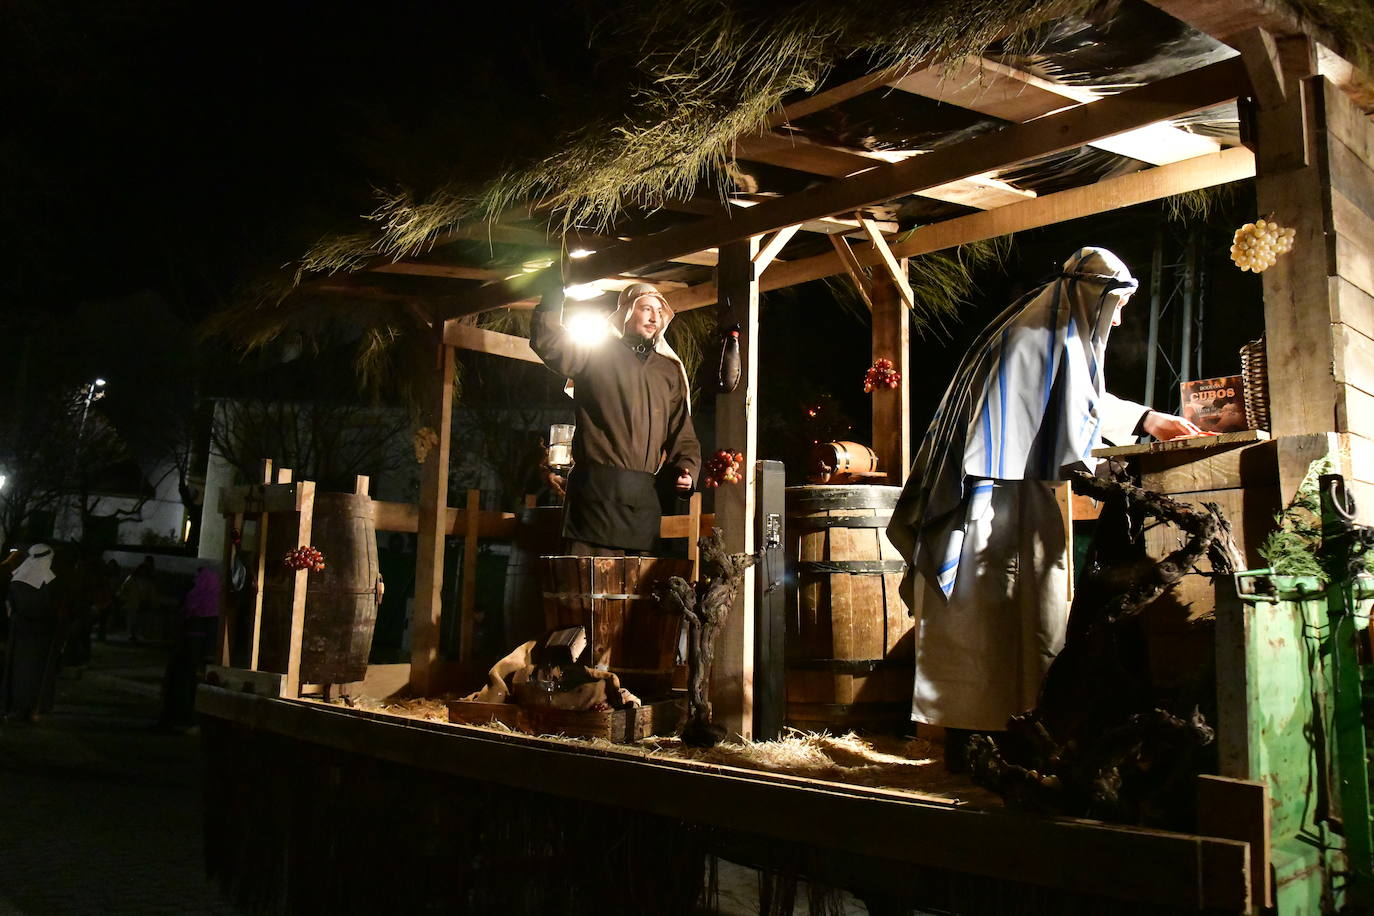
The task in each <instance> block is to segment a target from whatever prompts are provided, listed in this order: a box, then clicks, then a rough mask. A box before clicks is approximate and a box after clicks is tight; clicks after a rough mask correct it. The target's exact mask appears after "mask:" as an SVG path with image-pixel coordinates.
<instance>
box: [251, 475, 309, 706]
mask: <svg viewBox="0 0 1374 916" xmlns="http://www.w3.org/2000/svg"><path fill="white" fill-rule="evenodd" d="M282 474H286V475H287V476H288V477H289V476H290V474H291V472H290V471H288V470H285V469H282V470H281V471H278V472H277V479H278V480H281V477H282ZM298 486H299V487H300V494H301V510H300V512H299V513H297V515H296V538H295V541H296V545H297V546H305V545H308V544H309V543H310V536H311V530H312V528H313V527H314V520H315V482H314V481H312V480H302V481H301V482H300V483H299V484H298ZM265 552H266V551H264V553H265ZM309 575H310V572H309V570H305V569H298V570H296V572H295V574H294V575H293V576H292V582H291V626H290V630H289V631H288V636H287V649H286V674H285V676H284V677H283V678H282V683H281V690H282V696H287V697H298V696H300V693H301V649H302V645H301V644H302V643H303V642H304V641H305V598H306V590H307V587H308V585H309V578H308V577H309Z"/></svg>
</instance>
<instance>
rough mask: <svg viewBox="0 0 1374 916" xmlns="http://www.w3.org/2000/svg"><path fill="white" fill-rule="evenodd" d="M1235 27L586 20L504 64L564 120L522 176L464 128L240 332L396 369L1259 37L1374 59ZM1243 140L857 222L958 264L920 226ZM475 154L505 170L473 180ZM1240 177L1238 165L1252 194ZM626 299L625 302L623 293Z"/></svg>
mask: <svg viewBox="0 0 1374 916" xmlns="http://www.w3.org/2000/svg"><path fill="white" fill-rule="evenodd" d="M1219 6H1224V5H1218V4H1215V3H1210V4H1203V3H1199V2H1197V0H1150V2H1145V0H1109V2H1093V0H1015V2H1011V3H1006V2H1002V0H927V2H924V3H922V4H918V5H913V4H911V3H909V2H899V0H863V2H857V0H856V2H850V3H843V4H841V3H833V2H830V0H805V2H794V3H771V2H747V0H684V2H681V3H676V4H658V3H652V4H650V3H643V2H638V0H623V2H620V3H616V4H611V5H609V6H608V5H607V4H604V3H591V2H586V3H573V4H570V5H566V6H563V7H561V8H560V9H561V12H560V13H559V14H558V15H557V16H556V22H554V23H553V31H554V32H555V33H556V36H555V37H553V38H551V37H550V33H549V30H548V29H544V30H536V33H537V34H532V35H526V36H521V37H520V38H518V39H509V40H506V41H505V42H498V43H497V44H498V53H504V52H506V51H509V52H511V53H516V48H517V46H519V47H522V48H524V51H523V53H524V56H525V61H526V62H527V63H528V64H529V66H530V69H531V71H532V73H533V76H532V79H533V82H534V87H535V88H536V89H537V91H538V92H539V93H541V98H545V100H546V101H550V102H551V104H548V105H544V106H543V107H541V108H539V110H538V115H539V116H540V118H541V119H542V120H541V121H540V123H539V125H538V129H537V130H535V131H533V134H534V137H533V139H531V131H530V124H529V123H528V121H526V120H522V119H521V117H520V116H519V115H518V114H516V113H512V119H511V120H512V129H511V131H510V135H511V136H514V137H518V138H519V142H515V143H512V144H510V145H509V147H508V148H507V149H506V150H505V154H504V155H501V154H500V152H499V151H500V146H501V144H500V142H499V141H500V133H501V132H500V131H498V132H497V135H496V136H493V135H492V134H491V131H490V130H489V129H488V130H486V132H484V133H482V134H481V135H480V136H473V137H469V138H466V139H464V138H463V136H462V131H461V130H458V129H454V128H455V127H456V125H451V126H450V128H449V129H448V130H447V131H446V132H445V133H444V136H445V137H446V138H448V139H450V140H452V141H453V142H452V145H450V146H446V147H444V148H442V149H438V150H436V149H434V148H425V149H422V150H418V151H417V152H416V155H417V156H418V157H419V158H420V159H422V160H423V161H424V162H426V163H430V166H429V167H428V169H425V168H419V167H417V168H416V169H414V170H411V171H410V172H408V173H407V176H406V178H405V179H398V180H396V181H393V182H390V183H387V182H385V181H383V182H380V183H379V185H378V190H377V192H376V195H377V205H376V208H375V209H374V210H373V211H372V212H371V213H370V214H368V215H366V216H365V217H363V218H361V219H360V220H359V222H358V223H357V225H355V226H353V227H350V228H349V229H348V230H347V231H343V232H339V233H336V234H333V235H330V236H328V237H326V238H324V239H322V240H321V241H320V242H319V243H318V244H317V245H315V246H314V247H313V248H312V249H311V250H310V251H309V252H307V253H306V254H305V255H304V257H303V258H302V260H301V262H300V264H299V265H298V269H297V271H296V272H295V274H294V276H293V277H292V280H293V281H294V282H296V283H298V284H299V286H298V287H297V288H296V289H295V291H294V292H293V293H292V294H291V296H290V297H289V298H288V299H286V300H284V301H286V302H287V303H288V305H287V307H285V308H282V307H277V306H278V304H279V303H280V302H282V301H283V300H282V299H281V295H282V291H281V290H280V289H279V288H278V289H276V290H275V291H274V292H273V293H272V294H270V295H268V296H264V297H260V298H259V303H261V302H262V301H270V302H271V303H273V305H274V307H273V308H271V309H267V310H266V311H264V310H262V309H260V308H258V309H253V310H252V311H251V313H248V318H247V320H246V321H240V323H239V325H238V327H239V329H240V330H242V329H243V328H248V327H251V328H252V331H251V334H249V335H248V336H254V335H256V336H257V337H258V338H259V339H265V338H266V337H270V336H271V335H272V334H274V333H276V332H278V331H279V330H280V329H281V328H282V327H285V326H287V325H288V324H290V323H291V322H298V323H299V322H302V321H303V322H305V323H307V324H308V323H310V322H311V321H313V320H314V319H313V318H309V317H306V316H310V315H315V314H316V312H318V313H320V314H323V313H324V312H325V311H326V310H328V309H329V308H334V309H337V307H338V303H339V302H340V301H341V297H342V300H347V301H350V302H351V303H352V306H351V307H352V308H354V309H355V310H356V311H357V312H359V313H361V315H360V317H359V319H358V320H359V321H360V323H362V324H363V325H364V326H368V327H372V328H373V329H374V330H373V331H372V332H371V333H372V334H373V335H374V336H375V337H376V340H377V342H378V344H379V349H383V348H382V347H381V346H380V345H381V344H383V343H385V341H386V340H387V339H388V338H389V337H394V336H396V335H397V334H398V332H399V330H400V329H401V328H402V327H403V326H404V325H406V324H415V323H423V322H424V321H426V320H428V319H431V318H434V317H441V318H442V317H451V316H456V315H460V314H467V313H471V312H473V311H480V310H482V309H484V308H489V307H491V306H492V305H496V304H501V303H504V302H509V301H511V300H512V299H518V298H519V297H520V294H519V277H520V276H521V275H522V273H528V272H529V271H531V270H534V269H538V268H540V267H543V266H546V265H547V264H549V263H550V260H549V259H550V258H551V257H552V258H554V259H556V258H557V257H558V256H559V255H560V253H561V254H568V253H570V252H572V251H573V250H574V249H576V248H579V247H580V248H586V249H594V250H597V251H598V255H597V256H596V257H594V258H592V259H591V261H590V262H588V263H596V265H597V266H595V267H587V268H586V270H585V271H584V273H586V275H587V276H588V277H601V278H605V277H607V274H606V273H604V272H599V268H600V267H601V266H603V264H609V263H616V262H612V261H606V260H605V258H604V252H605V251H606V250H608V249H611V248H615V247H616V246H617V245H618V244H619V242H620V240H624V239H634V240H644V239H666V238H672V237H673V234H674V232H676V233H677V234H678V235H679V236H681V235H683V234H684V227H687V226H690V225H692V224H694V223H695V224H698V225H700V224H704V223H705V222H706V221H710V220H715V221H717V222H719V221H720V220H722V219H725V220H727V221H728V220H729V219H730V218H731V217H730V214H736V215H739V214H743V213H747V212H749V210H750V209H751V208H752V207H754V206H763V207H765V208H767V207H769V206H773V205H774V204H776V202H778V201H782V200H786V199H790V198H792V197H795V196H796V195H798V194H805V193H809V194H812V195H813V196H814V194H815V193H816V189H817V188H818V187H822V186H826V185H828V184H829V183H830V182H833V181H835V180H836V179H840V178H844V177H846V176H852V175H853V174H855V173H858V172H861V171H863V170H865V169H882V168H887V167H888V166H889V164H890V163H895V162H902V161H904V160H907V159H912V158H918V157H924V156H928V155H932V154H935V153H938V152H941V151H957V150H962V149H964V148H969V149H972V148H973V143H974V141H977V140H978V139H979V138H980V137H985V136H988V135H990V134H997V135H998V136H1001V134H1000V133H998V132H999V131H1003V130H1004V129H1005V128H1007V127H1008V126H1013V127H1014V126H1015V125H1017V124H1019V123H1021V122H1027V121H1030V120H1032V119H1035V118H1038V117H1042V116H1044V115H1046V114H1048V113H1050V112H1054V111H1055V110H1056V109H1063V108H1067V109H1072V108H1075V107H1078V106H1082V105H1084V104H1086V103H1088V102H1091V101H1093V100H1095V99H1099V98H1104V97H1107V96H1110V95H1113V94H1116V93H1120V92H1123V91H1127V90H1131V89H1133V88H1140V87H1148V86H1151V85H1153V84H1155V83H1158V82H1160V81H1162V80H1166V79H1169V78H1171V77H1176V76H1179V75H1180V74H1187V73H1190V72H1193V71H1197V70H1199V69H1200V68H1202V67H1204V66H1207V65H1209V64H1214V63H1216V62H1218V61H1224V60H1227V59H1229V58H1232V57H1234V56H1236V54H1237V51H1236V50H1235V49H1234V48H1232V47H1230V46H1228V45H1227V44H1226V43H1225V42H1223V41H1222V40H1220V39H1219V37H1218V36H1217V34H1215V33H1216V32H1217V31H1220V30H1221V29H1223V28H1224V27H1229V26H1230V25H1231V24H1234V23H1242V24H1246V23H1248V24H1252V25H1264V26H1267V27H1270V28H1283V29H1287V30H1289V31H1292V30H1294V29H1308V30H1315V31H1318V32H1319V34H1320V37H1323V38H1326V40H1328V41H1330V42H1332V43H1333V44H1336V45H1337V46H1338V47H1339V48H1340V49H1341V50H1342V51H1343V52H1344V53H1346V54H1347V55H1350V56H1352V57H1355V58H1357V59H1358V58H1360V57H1361V56H1363V55H1364V54H1365V49H1367V48H1368V47H1369V46H1370V42H1369V36H1371V35H1374V14H1370V13H1369V11H1368V9H1367V4H1365V3H1364V2H1363V0H1304V2H1302V3H1301V4H1299V3H1298V2H1297V0H1284V5H1282V6H1281V5H1279V2H1278V0H1241V2H1238V3H1236V4H1232V5H1229V6H1226V8H1225V10H1224V11H1223V12H1224V15H1225V17H1226V18H1225V23H1226V25H1225V26H1223V25H1216V24H1215V23H1217V22H1220V21H1221V20H1218V19H1216V17H1217V16H1218V15H1221V14H1220V13H1218V12H1217V10H1218V9H1219ZM1299 6H1300V7H1301V9H1298V7H1299ZM1209 16H1211V17H1213V18H1212V19H1211V20H1209V19H1208V17H1209ZM1246 17H1248V18H1246ZM1304 17H1305V18H1304ZM1185 20H1186V21H1185ZM1190 23H1192V24H1190ZM1295 23H1297V24H1295ZM1301 23H1307V24H1306V25H1303V24H1301ZM1323 28H1325V29H1326V31H1324V32H1322V31H1320V30H1321V29H1323ZM1209 31H1210V32H1213V33H1214V34H1209ZM1233 97H1234V96H1233ZM443 115H444V113H443V112H436V113H434V118H435V120H442V118H443ZM1237 120H1238V118H1237V114H1236V107H1235V104H1234V103H1233V102H1223V103H1221V104H1217V105H1214V106H1200V107H1199V108H1196V109H1189V110H1186V111H1180V112H1179V113H1178V114H1177V115H1176V116H1173V117H1171V118H1170V123H1168V124H1164V125H1158V126H1156V127H1152V128H1151V129H1150V133H1149V135H1148V136H1146V135H1134V134H1128V135H1123V136H1120V137H1113V138H1110V139H1109V140H1102V141H1098V142H1093V143H1090V144H1087V145H1083V146H1078V147H1069V148H1064V149H1051V150H1049V151H1048V152H1046V153H1045V154H1043V155H1032V156H1029V157H1026V158H1024V159H1021V160H1020V161H1011V162H1008V163H1007V164H1006V165H1005V166H1002V167H1000V168H998V169H997V170H996V171H995V172H994V173H988V174H980V175H974V176H962V177H959V178H958V179H957V180H954V181H950V182H945V183H942V184H940V185H939V186H936V187H926V188H924V189H922V190H921V191H919V192H918V193H901V194H897V195H895V196H891V197H889V198H887V199H883V200H879V201H871V202H867V203H865V204H863V205H862V206H860V207H858V208H857V209H858V210H859V213H858V214H857V216H859V217H862V218H865V219H869V220H872V222H871V223H870V224H869V225H868V226H867V227H866V228H867V229H868V230H869V231H873V230H874V229H876V230H877V231H879V232H881V233H882V234H883V235H884V236H885V237H886V238H887V240H888V242H889V243H891V244H893V245H895V246H900V245H902V244H906V247H905V248H904V249H902V250H900V251H898V254H899V255H900V254H903V253H907V254H921V253H923V252H926V251H935V250H938V249H939V248H940V247H946V246H944V245H935V247H929V246H922V245H920V244H915V243H912V242H910V241H908V242H906V243H904V242H903V240H904V239H909V235H910V233H911V232H912V231H913V230H916V229H918V227H931V226H937V225H939V226H942V227H952V228H951V229H950V231H949V232H947V233H946V235H948V236H949V237H950V238H953V239H954V240H955V241H954V244H957V243H958V241H959V240H960V239H962V238H963V237H964V236H963V235H962V234H961V232H962V230H959V227H960V226H961V225H962V224H961V223H960V222H959V221H960V220H963V221H964V222H970V221H974V222H976V218H977V217H979V216H980V214H984V213H987V212H990V211H991V212H996V211H999V210H1000V209H1001V208H1003V207H1007V206H1011V205H1015V204H1019V203H1022V202H1025V201H1029V200H1034V199H1037V198H1038V197H1044V196H1048V195H1053V194H1059V193H1062V192H1070V191H1073V190H1074V189H1077V188H1084V187H1089V186H1092V187H1098V186H1100V185H1098V183H1099V182H1103V181H1104V180H1110V179H1123V178H1129V177H1130V176H1131V175H1134V174H1136V173H1140V172H1143V171H1146V170H1149V169H1152V168H1155V167H1170V168H1173V167H1175V164H1176V163H1187V162H1202V161H1204V158H1205V157H1208V156H1212V157H1216V156H1217V155H1218V154H1219V153H1222V152H1224V151H1225V150H1228V149H1237V148H1238V147H1239V143H1240V138H1239V131H1238V125H1237ZM482 127H484V128H490V125H489V124H488V125H482ZM417 136H422V135H420V134H417ZM472 146H476V147H480V148H481V150H482V151H483V152H484V153H485V155H469V149H468V148H469V147H472ZM494 150H495V151H496V154H493V151H494ZM1241 152H1242V151H1240V150H1238V149H1237V155H1239V154H1240V153H1241ZM446 156H447V157H449V158H450V161H451V162H452V163H455V164H459V163H461V164H463V165H465V166H467V167H466V168H464V170H463V171H462V172H461V173H460V174H455V173H454V172H453V171H452V170H451V169H450V170H445V169H444V168H442V165H441V163H442V161H443V160H444V158H445V157H446ZM1237 161H1238V159H1237V158H1236V157H1231V158H1230V159H1227V160H1226V162H1228V163H1231V165H1230V166H1228V167H1229V168H1231V169H1232V171H1233V172H1236V174H1238V175H1239V174H1242V173H1243V170H1241V171H1237V170H1236V169H1235V167H1234V163H1235V162H1237ZM1197 186H1201V185H1197ZM1190 187H1191V186H1190ZM855 216H856V214H854V213H838V214H832V215H828V216H824V217H821V218H816V219H809V220H804V221H803V223H802V227H803V231H802V232H800V233H798V234H797V235H795V236H794V237H792V238H791V240H790V241H788V242H787V244H786V246H785V247H784V248H783V249H782V253H781V256H780V257H781V259H782V260H784V261H786V262H796V263H793V264H788V265H787V282H798V281H799V280H804V279H810V278H811V277H812V276H824V275H825V273H826V272H828V273H835V272H836V271H837V270H838V269H839V268H838V267H837V266H836V264H837V263H838V262H834V258H835V252H834V251H833V249H832V245H833V244H834V241H833V239H831V238H828V237H827V235H836V236H845V235H852V236H853V237H855V238H856V239H863V238H864V231H863V227H861V226H860V225H859V223H857V222H855V221H854V219H855ZM736 218H737V219H738V218H739V217H738V216H737V217H736ZM1013 222H1015V221H1013ZM1022 222H1024V221H1022ZM1038 224H1043V223H1038ZM955 230H958V231H955ZM970 232H973V230H972V229H970ZM918 234H919V233H918ZM974 237H975V236H974V235H969V237H968V238H969V240H973V238H974ZM981 237H987V236H986V233H985V234H984V235H983V236H981ZM932 244H933V243H932ZM641 247H642V249H643V250H644V251H646V252H655V251H656V252H657V253H658V254H660V255H663V257H657V258H647V257H646V259H645V260H644V261H638V262H633V263H630V262H626V263H625V264H617V266H616V268H615V270H614V271H612V272H613V273H619V274H622V275H623V274H627V273H630V272H633V274H634V275H635V276H644V277H649V278H652V279H654V280H655V281H657V282H660V283H661V284H664V285H665V286H667V287H668V288H669V289H670V291H671V292H670V295H671V296H674V297H677V299H678V301H679V302H681V303H682V304H684V306H685V307H687V308H691V307H694V306H698V305H703V304H708V303H709V302H711V301H713V296H714V289H713V287H712V286H711V283H712V278H711V273H712V272H711V266H712V263H713V255H712V253H711V252H710V251H709V250H708V251H676V250H675V249H673V248H672V246H671V245H668V244H667V243H665V244H664V245H659V246H657V249H655V247H654V246H653V245H647V246H641ZM859 247H862V246H859ZM825 259H830V261H827V262H826V263H821V262H822V261H825ZM861 260H862V258H861ZM832 262H833V263H832ZM805 264H811V265H813V266H807V267H803V266H802V265H805ZM584 266H585V265H584ZM573 267H574V269H575V270H576V269H578V265H577V262H573ZM512 278H514V279H512ZM602 282H603V284H604V285H605V286H606V287H607V288H608V289H610V288H614V285H615V283H616V282H617V281H615V279H614V278H613V277H611V278H608V279H605V280H603V281H602ZM618 282H621V283H623V282H628V280H625V279H622V280H620V281H618ZM494 286H495V287H499V289H497V288H494ZM765 286H767V282H765ZM479 289H480V290H481V293H480V295H478V294H475V293H474V291H475V290H479ZM474 297H475V299H474ZM476 300H480V301H476ZM474 303H475V304H474ZM932 307H935V306H932ZM334 314H335V315H336V316H337V314H338V313H337V311H336V312H334ZM388 315H391V316H393V317H390V318H388V317H386V316H388ZM397 315H399V316H400V317H399V319H398V318H396V317H394V316H397ZM243 316H244V313H242V312H241V313H240V314H239V316H238V318H239V319H242V318H243ZM265 318H266V319H267V320H265V321H264V319H265ZM223 326H224V327H232V326H234V322H233V320H230V321H226V323H225V324H224V325H223ZM240 336H244V335H243V334H240Z"/></svg>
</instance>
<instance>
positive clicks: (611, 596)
mask: <svg viewBox="0 0 1374 916" xmlns="http://www.w3.org/2000/svg"><path fill="white" fill-rule="evenodd" d="M544 597H545V598H554V599H561V600H564V601H571V600H573V599H577V598H581V599H584V600H585V599H587V598H604V599H606V600H608V601H639V600H645V601H647V600H648V599H650V598H652V597H654V596H653V595H622V594H618V593H615V592H544Z"/></svg>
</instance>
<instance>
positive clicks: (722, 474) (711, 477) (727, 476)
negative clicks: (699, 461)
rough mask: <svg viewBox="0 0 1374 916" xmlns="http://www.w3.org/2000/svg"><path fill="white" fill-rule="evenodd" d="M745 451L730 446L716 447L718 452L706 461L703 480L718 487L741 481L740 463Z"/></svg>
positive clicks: (706, 483) (707, 484)
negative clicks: (735, 449)
mask: <svg viewBox="0 0 1374 916" xmlns="http://www.w3.org/2000/svg"><path fill="white" fill-rule="evenodd" d="M743 461H744V453H743V452H736V451H733V450H731V449H728V448H722V449H716V453H715V454H714V455H712V456H711V458H710V460H708V461H707V462H706V475H705V479H704V480H703V481H702V483H703V484H705V485H706V486H708V487H718V486H720V485H721V484H723V483H739V482H740V480H741V479H742V478H741V476H740V472H739V468H740V464H741V463H742V462H743Z"/></svg>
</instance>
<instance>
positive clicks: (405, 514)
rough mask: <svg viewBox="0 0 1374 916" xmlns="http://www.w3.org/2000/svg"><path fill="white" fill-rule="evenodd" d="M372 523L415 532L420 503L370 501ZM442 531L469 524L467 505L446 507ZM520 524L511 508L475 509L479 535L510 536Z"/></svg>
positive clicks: (386, 528)
mask: <svg viewBox="0 0 1374 916" xmlns="http://www.w3.org/2000/svg"><path fill="white" fill-rule="evenodd" d="M372 511H373V517H374V519H375V521H374V524H373V527H375V528H376V529H377V530H378V531H401V532H405V533H408V534H416V533H418V532H419V530H420V507H419V506H418V505H416V504H415V503H393V502H387V501H386V500H380V499H374V500H373V501H372ZM444 519H445V520H444V523H443V531H444V534H445V535H446V536H448V537H455V536H459V535H461V534H462V533H463V532H464V531H466V530H467V527H468V512H467V510H466V509H455V508H453V507H452V506H450V507H449V508H448V510H447V511H446V512H445V515H444ZM519 527H520V519H519V518H518V517H517V516H516V515H515V513H514V512H498V511H495V510H493V509H484V510H482V511H480V512H478V513H477V532H478V535H479V536H480V537H484V538H492V539H494V540H510V539H511V538H513V537H515V532H516V530H517V529H518V528H519Z"/></svg>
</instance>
